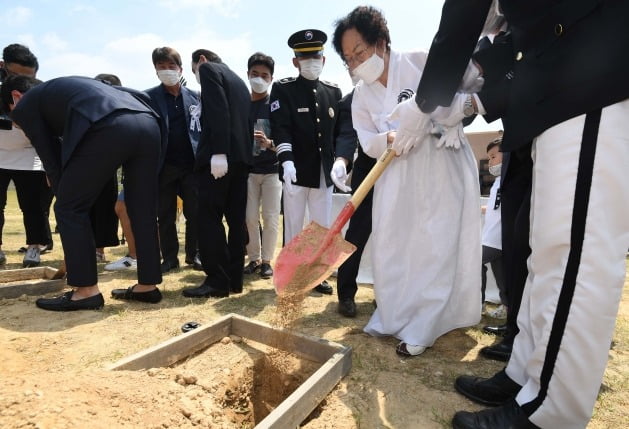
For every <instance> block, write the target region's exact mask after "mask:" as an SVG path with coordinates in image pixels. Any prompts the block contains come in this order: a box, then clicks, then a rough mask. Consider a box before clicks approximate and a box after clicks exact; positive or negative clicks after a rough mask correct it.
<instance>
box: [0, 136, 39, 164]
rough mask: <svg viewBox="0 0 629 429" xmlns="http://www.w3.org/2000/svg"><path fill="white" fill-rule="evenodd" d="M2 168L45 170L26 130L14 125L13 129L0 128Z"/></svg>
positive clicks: (0, 161)
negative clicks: (26, 134) (25, 133)
mask: <svg viewBox="0 0 629 429" xmlns="http://www.w3.org/2000/svg"><path fill="white" fill-rule="evenodd" d="M0 168H2V169H4V170H33V171H43V170H44V166H43V165H42V163H41V161H40V159H39V157H38V156H37V152H35V148H34V147H33V146H31V143H30V141H29V140H28V137H26V136H25V135H24V131H22V130H21V129H19V128H16V127H15V126H14V127H13V129H12V130H0Z"/></svg>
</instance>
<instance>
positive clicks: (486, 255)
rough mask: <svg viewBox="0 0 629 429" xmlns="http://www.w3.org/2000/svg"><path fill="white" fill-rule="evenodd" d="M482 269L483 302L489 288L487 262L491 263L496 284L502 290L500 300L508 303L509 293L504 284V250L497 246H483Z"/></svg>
mask: <svg viewBox="0 0 629 429" xmlns="http://www.w3.org/2000/svg"><path fill="white" fill-rule="evenodd" d="M482 264H483V265H482V271H481V280H482V281H481V302H485V289H486V288H487V264H489V265H491V271H492V273H494V278H495V279H496V286H498V291H499V292H500V302H501V303H503V304H506V303H507V294H506V292H505V286H504V271H503V265H504V263H503V262H502V250H500V249H496V248H495V247H489V246H483V256H482Z"/></svg>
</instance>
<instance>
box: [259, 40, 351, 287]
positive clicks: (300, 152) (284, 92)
mask: <svg viewBox="0 0 629 429" xmlns="http://www.w3.org/2000/svg"><path fill="white" fill-rule="evenodd" d="M326 40H327V36H326V34H325V33H324V32H322V31H319V30H303V31H298V32H297V33H295V34H293V35H292V36H291V37H290V38H289V39H288V46H290V47H291V48H292V49H293V51H294V52H295V59H294V60H293V63H294V65H295V66H296V67H299V68H300V76H299V77H296V78H292V77H291V78H286V79H282V80H280V81H279V82H276V83H275V84H274V85H273V89H272V90H271V98H270V101H269V105H270V110H271V132H272V135H273V140H274V141H275V144H276V146H277V157H278V160H279V163H280V179H281V180H282V181H284V174H285V171H284V167H285V166H286V164H285V163H286V162H287V161H290V162H292V163H293V164H294V169H295V171H296V179H297V180H296V181H294V182H293V183H291V184H288V185H287V184H286V183H285V184H284V193H283V204H284V239H285V242H286V243H288V242H289V241H290V240H291V239H292V238H293V237H294V236H295V235H297V234H298V233H299V232H300V231H301V229H302V226H303V220H304V211H305V207H306V205H308V208H309V214H310V219H311V220H313V221H315V222H317V223H319V224H321V225H322V226H325V227H327V226H329V225H328V224H329V222H330V219H329V218H330V213H331V203H332V179H331V178H330V171H331V169H332V164H333V163H334V134H335V125H336V119H337V116H338V102H339V100H340V99H341V96H342V94H341V90H340V89H339V88H338V86H337V85H335V84H333V83H330V82H325V81H322V80H319V79H318V75H316V74H315V75H314V76H313V75H308V74H307V73H305V71H304V70H303V68H304V67H305V66H304V64H306V62H311V61H321V60H322V58H323V55H322V54H323V44H324V43H325V42H326ZM302 61H303V62H302ZM304 76H306V77H307V78H306V77H304ZM313 78H314V79H313ZM322 175H323V177H322ZM322 182H324V183H325V185H324V186H322V185H323V183H322ZM291 185H292V186H291ZM287 188H288V189H287ZM325 286H327V284H326V285H325ZM324 289H325V290H323V289H322V290H320V291H321V292H323V293H332V290H331V288H330V287H329V286H327V287H324Z"/></svg>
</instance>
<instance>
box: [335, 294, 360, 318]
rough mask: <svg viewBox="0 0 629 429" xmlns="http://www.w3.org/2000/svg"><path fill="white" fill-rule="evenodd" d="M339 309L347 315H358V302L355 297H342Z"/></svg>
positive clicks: (342, 313) (343, 314)
mask: <svg viewBox="0 0 629 429" xmlns="http://www.w3.org/2000/svg"><path fill="white" fill-rule="evenodd" d="M338 311H339V313H340V314H341V315H342V316H345V317H356V303H355V302H354V300H353V299H351V298H349V299H342V300H340V301H339V307H338Z"/></svg>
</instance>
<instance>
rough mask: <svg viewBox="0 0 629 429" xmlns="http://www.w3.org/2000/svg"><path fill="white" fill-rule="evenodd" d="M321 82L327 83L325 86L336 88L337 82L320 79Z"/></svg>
mask: <svg viewBox="0 0 629 429" xmlns="http://www.w3.org/2000/svg"><path fill="white" fill-rule="evenodd" d="M320 82H321V83H322V84H324V85H327V86H331V87H332V88H338V87H339V86H338V85H337V84H335V83H334V82H328V81H327V80H321V81H320Z"/></svg>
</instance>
